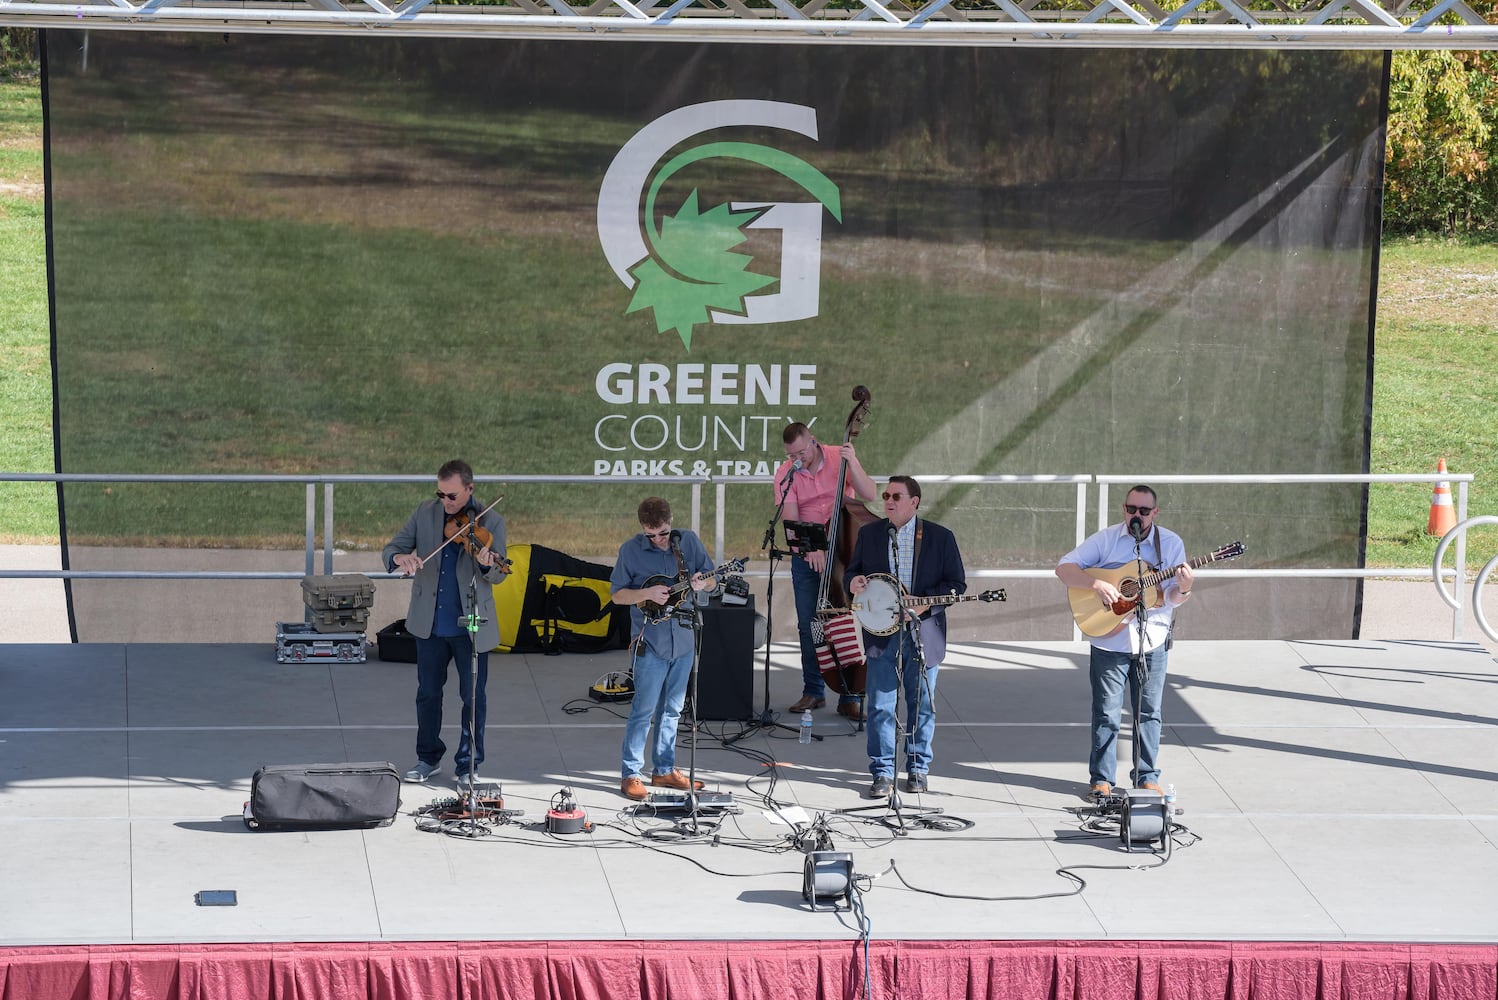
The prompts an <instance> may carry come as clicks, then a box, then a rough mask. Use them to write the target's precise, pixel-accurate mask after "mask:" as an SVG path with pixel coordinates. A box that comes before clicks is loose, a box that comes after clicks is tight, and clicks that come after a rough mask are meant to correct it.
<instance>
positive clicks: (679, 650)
mask: <svg viewBox="0 0 1498 1000" xmlns="http://www.w3.org/2000/svg"><path fill="white" fill-rule="evenodd" d="M636 513H637V515H638V517H639V521H640V531H639V532H638V533H637V534H635V535H633V536H631V537H630V539H629V540H628V541H626V542H625V543H624V544H623V545H621V546H619V558H618V559H617V560H615V562H614V571H613V573H611V574H610V575H609V591H610V596H611V598H612V600H613V602H614V603H615V604H618V605H628V606H629V608H630V611H629V617H630V624H631V625H632V626H633V628H632V631H631V635H632V636H633V643H632V648H633V650H634V679H635V695H634V699H633V702H632V703H631V705H630V708H629V721H628V722H626V723H625V724H624V747H623V753H622V756H623V761H622V763H621V765H620V768H619V791H620V792H622V793H623V794H624V797H625V798H627V799H633V800H634V801H636V802H643V801H644V800H645V799H646V798H647V797H648V796H649V794H650V790H649V789H648V788H646V787H645V741H646V738H647V737H650V736H652V735H653V737H654V738H653V739H652V740H651V743H650V748H651V749H650V757H651V765H652V766H651V775H650V784H652V785H654V786H656V787H657V788H674V789H677V790H680V791H688V785H687V782H688V779H687V776H686V775H684V774H682V773H681V772H680V771H678V770H677V769H676V725H677V722H678V721H680V719H681V709H682V705H683V704H684V703H685V701H686V697H687V682H688V681H689V680H691V677H692V659H693V657H694V656H695V652H696V640H697V634H696V632H695V631H693V630H692V629H690V628H682V627H681V624H682V623H681V622H680V621H678V620H676V619H675V617H674V616H673V615H672V614H669V613H661V612H664V611H666V610H667V609H666V607H665V606H666V605H667V604H668V602H669V601H670V600H671V590H672V587H671V584H670V583H668V582H667V581H671V580H680V581H684V582H686V581H689V582H690V588H687V589H685V590H684V593H683V597H684V598H685V599H688V600H690V599H693V598H695V597H696V596H697V595H698V594H705V593H706V592H708V591H711V590H713V589H715V588H716V587H717V585H718V578H717V577H716V576H715V575H714V573H713V562H712V559H711V558H710V557H709V556H708V554H707V549H706V548H705V547H704V546H703V544H702V540H701V539H699V538H698V537H697V534H696V532H693V531H690V530H687V529H684V528H672V527H671V504H670V503H669V502H668V501H667V500H665V499H664V498H662V497H646V498H645V499H644V500H642V501H641V502H640V506H639V509H638V511H636ZM647 604H648V605H649V606H651V607H652V610H653V611H654V612H655V613H653V614H652V615H650V616H647V615H646V614H645V608H643V607H642V605H647ZM696 787H697V790H698V791H700V790H701V789H702V787H703V783H702V782H700V781H699V782H697V786H696Z"/></svg>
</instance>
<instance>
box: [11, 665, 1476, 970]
mask: <svg viewBox="0 0 1498 1000" xmlns="http://www.w3.org/2000/svg"><path fill="white" fill-rule="evenodd" d="M1085 648H1086V647H1085V646H1084V645H1082V644H1080V643H1069V642H1058V643H1029V644H1023V645H1020V644H981V643H968V644H962V645H960V646H957V647H954V649H953V650H952V653H951V655H950V658H949V660H948V663H947V664H946V665H945V666H943V668H942V670H941V674H940V682H939V688H938V699H939V721H938V730H937V736H936V762H935V765H934V767H933V769H932V772H931V792H930V793H929V794H927V795H923V796H919V797H918V798H917V797H914V796H909V797H907V798H906V802H907V804H910V805H920V806H928V807H937V808H940V809H941V810H942V811H943V813H942V816H943V818H944V819H946V818H951V817H956V818H959V819H961V820H968V821H971V823H972V826H971V828H970V829H965V830H946V829H931V828H928V827H923V826H918V825H914V824H912V825H911V826H909V827H908V828H907V831H906V833H905V834H904V835H898V834H897V833H896V832H894V831H892V830H891V829H890V827H889V826H888V825H885V824H883V823H880V822H877V820H878V819H879V818H880V817H879V816H878V814H877V813H876V814H874V815H872V816H871V815H869V814H862V815H860V816H858V817H857V818H855V817H850V816H842V815H834V816H833V818H832V823H831V826H830V829H831V832H832V835H833V839H834V842H835V847H836V849H838V850H846V851H850V852H852V854H853V857H854V865H855V871H856V872H857V874H858V875H859V876H872V879H871V880H870V881H868V882H867V883H866V886H867V887H866V889H865V890H864V891H863V892H862V893H861V894H860V898H861V900H862V906H863V910H864V913H865V914H866V916H867V918H868V920H869V921H870V924H871V941H872V942H874V943H880V942H884V943H889V942H894V941H905V942H911V941H921V940H925V941H960V940H965V939H974V940H984V941H992V940H997V939H1007V940H1010V941H1018V940H1024V939H1032V940H1053V939H1063V940H1068V941H1140V940H1155V941H1163V940H1174V941H1189V940H1198V941H1215V942H1223V941H1266V940H1272V941H1306V942H1332V943H1336V942H1347V943H1352V942H1400V943H1404V944H1409V943H1419V942H1447V943H1459V942H1492V941H1493V940H1494V939H1495V938H1498V905H1495V904H1494V902H1493V894H1494V890H1495V887H1498V851H1495V849H1494V845H1495V843H1498V807H1495V806H1494V802H1495V801H1498V800H1495V797H1494V791H1495V788H1498V781H1495V779H1498V772H1495V770H1494V761H1495V760H1498V726H1495V725H1494V723H1495V719H1498V686H1495V680H1498V678H1495V674H1494V670H1493V657H1492V656H1491V654H1489V653H1488V652H1487V651H1486V650H1484V649H1482V648H1481V647H1479V646H1476V645H1475V644H1462V643H1440V642H1388V641H1385V642H1351V641H1348V642H1272V641H1265V642H1209V641H1197V642H1182V643H1179V644H1178V645H1177V647H1176V649H1175V651H1174V652H1173V654H1172V660H1171V675H1170V682H1169V690H1168V695H1167V701H1166V709H1165V719H1166V734H1165V738H1164V746H1163V749H1162V763H1163V767H1164V772H1165V773H1164V778H1163V780H1164V781H1166V782H1168V783H1170V784H1173V785H1174V786H1175V788H1176V790H1177V793H1178V803H1177V804H1178V806H1179V807H1180V809H1181V810H1182V815H1181V816H1180V818H1179V822H1180V823H1181V824H1182V825H1183V826H1184V827H1185V830H1183V831H1181V832H1180V833H1178V834H1177V836H1176V847H1175V848H1174V850H1173V852H1172V854H1171V856H1170V858H1169V861H1168V863H1165V864H1161V861H1162V858H1161V856H1160V855H1158V854H1152V853H1148V852H1143V853H1141V852H1139V851H1137V850H1136V851H1134V852H1125V851H1123V850H1122V844H1121V841H1120V840H1119V838H1118V837H1117V836H1116V835H1113V836H1108V835H1093V834H1089V833H1087V832H1085V831H1084V830H1083V829H1082V825H1081V823H1080V822H1079V820H1078V817H1077V816H1076V815H1075V814H1074V812H1073V811H1072V810H1073V809H1074V808H1075V807H1077V806H1081V805H1082V804H1083V802H1082V799H1081V798H1080V797H1079V794H1080V793H1081V792H1082V791H1083V789H1084V785H1085V779H1086V770H1085V751H1086V745H1087V727H1086V723H1085V717H1086V711H1087V694H1086V679H1085V662H1086V660H1085V657H1086V653H1085ZM774 653H775V666H774V669H773V670H772V685H771V691H772V694H771V705H772V707H773V708H775V709H777V710H780V709H783V708H784V707H785V705H787V704H789V702H791V701H792V700H794V699H795V697H796V696H797V695H798V694H799V681H798V680H797V677H796V675H795V673H794V671H793V669H792V668H791V667H790V658H789V657H790V649H789V647H788V646H783V645H779V646H776V647H775V651H774ZM626 663H627V655H626V654H625V653H622V652H617V653H609V654H604V655H600V656H593V657H585V656H554V657H546V656H496V657H494V660H493V665H492V667H491V678H490V683H489V698H490V724H489V729H488V760H487V761H486V763H485V765H484V767H483V768H482V769H481V774H482V776H483V777H484V778H486V779H488V780H494V781H499V782H502V784H503V789H504V799H505V804H506V806H507V807H510V808H519V809H523V810H524V813H525V814H524V816H522V817H519V818H518V819H517V822H516V823H515V824H514V825H509V826H501V827H498V828H497V829H496V831H495V833H494V835H493V836H489V837H484V838H480V839H461V838H456V837H450V836H445V835H442V834H437V833H430V832H423V831H421V830H418V829H417V827H416V824H415V822H414V820H413V819H412V817H410V816H408V815H401V816H399V817H398V818H397V819H396V821H395V822H394V823H393V824H392V825H390V826H388V827H383V828H375V829H371V830H363V831H358V830H355V831H317V832H274V833H273V832H252V831H250V830H248V829H246V828H245V826H244V824H243V823H242V821H241V808H242V806H243V804H244V802H245V800H246V798H247V797H248V788H249V779H250V776H251V774H252V773H253V772H254V770H255V769H256V767H258V766H260V765H261V764H274V763H302V762H314V761H318V762H320V761H344V760H347V761H362V760H389V761H392V762H393V763H395V764H396V765H397V767H399V768H400V769H401V770H404V769H405V768H407V767H409V766H410V765H411V763H412V762H413V753H412V740H413V714H414V710H413V707H412V698H413V696H414V668H413V667H411V666H410V665H407V664H398V663H385V662H381V661H378V660H375V659H371V660H370V661H369V662H367V663H364V664H330V663H328V662H326V661H323V662H317V663H309V664H278V663H276V662H275V658H274V655H273V649H272V646H271V644H270V643H265V644H263V645H211V644H205V645H188V644H162V645H77V646H72V645H64V644H34V645H33V644H7V645H0V689H3V690H4V691H5V692H6V696H5V698H4V703H3V706H0V738H3V740H4V743H5V753H4V756H3V772H0V831H3V839H4V843H5V844H6V850H5V851H3V852H0V873H3V875H0V884H3V885H4V886H5V900H6V902H5V906H4V907H3V908H0V945H5V946H26V945H59V944H109V945H145V944H167V943H200V942H239V943H243V942H317V941H337V942H351V941H358V942H402V941H444V942H460V941H488V942H495V941H551V942H552V946H553V948H554V947H555V946H556V943H557V942H559V941H579V940H587V939H593V940H599V941H635V942H651V941H681V940H702V941H734V940H743V941H763V940H766V939H774V940H781V941H788V940H804V941H808V942H811V941H819V942H832V941H838V940H842V941H853V940H856V939H857V938H858V936H859V930H858V923H857V920H856V916H855V915H854V914H850V913H847V912H842V913H829V912H826V911H817V912H813V911H811V910H810V909H809V908H808V907H807V906H806V905H805V903H804V901H803V900H802V898H801V893H800V887H801V862H802V855H801V853H800V852H799V851H797V850H795V849H793V848H791V847H790V846H789V841H788V834H789V833H790V832H791V831H790V829H789V828H788V827H787V826H786V825H784V821H783V819H781V818H779V817H777V816H776V815H775V813H772V812H771V811H770V809H769V808H768V801H767V798H766V796H767V795H770V796H773V800H774V802H775V803H776V804H777V810H778V812H779V813H781V814H788V815H789V818H792V819H796V818H798V817H799V818H802V819H811V818H815V817H816V816H817V815H818V814H824V813H828V814H832V813H834V812H835V811H836V810H840V809H847V808H851V807H860V806H866V805H868V804H869V803H868V802H867V801H865V800H864V799H863V798H862V797H861V795H862V792H863V791H864V789H865V788H866V787H867V785H868V780H869V779H868V774H867V772H866V770H865V762H866V758H865V756H864V751H863V735H862V734H859V733H855V731H854V727H853V725H852V724H851V723H849V722H847V721H846V720H844V719H842V718H841V717H839V716H837V715H835V714H833V713H832V712H830V711H827V710H824V711H821V712H819V713H817V715H816V722H817V724H816V727H815V731H816V732H817V734H818V735H821V736H823V737H825V738H824V739H823V740H822V741H821V742H819V743H814V744H812V745H809V746H805V745H801V744H799V743H798V742H797V741H796V736H795V734H794V733H788V732H784V731H780V730H775V731H771V732H760V733H758V734H755V735H752V736H751V737H749V738H748V739H745V740H743V741H741V742H740V743H738V745H737V748H736V749H726V748H724V747H723V746H722V743H721V740H720V739H719V736H720V735H722V734H724V733H728V734H732V733H733V732H736V731H737V730H738V728H739V725H738V724H737V723H734V722H721V721H712V722H706V723H704V724H703V726H702V727H701V728H700V729H699V732H698V755H697V763H698V770H699V772H700V773H701V774H702V776H703V777H705V778H706V779H707V781H708V783H709V787H710V788H713V789H721V790H726V791H730V792H732V793H733V795H734V798H735V801H736V804H737V807H738V809H739V810H741V811H740V812H738V813H737V814H731V815H725V816H722V817H720V819H721V825H718V826H717V827H716V833H717V836H716V838H714V837H712V836H706V837H704V838H702V839H699V840H695V841H693V840H691V839H683V838H681V837H679V836H678V835H677V834H674V833H671V832H669V831H667V829H666V828H667V827H668V825H669V824H667V823H666V822H665V821H664V820H662V819H660V818H653V817H647V816H643V815H635V816H630V815H627V814H626V807H627V806H628V805H629V803H628V802H626V800H624V799H623V798H622V797H621V796H620V795H619V793H618V757H619V741H620V738H621V732H622V725H623V723H622V719H621V718H618V717H616V716H615V715H614V714H612V713H611V712H610V711H609V709H608V707H605V706H599V705H597V704H595V703H592V702H588V701H586V700H585V699H583V696H584V693H585V691H586V689H587V687H588V685H589V684H590V683H592V682H593V681H594V680H595V679H596V678H598V677H599V676H601V675H603V674H605V673H607V672H609V671H611V670H617V669H621V668H623V667H624V666H625V665H626ZM712 668H713V664H711V663H707V664H704V669H706V670H711V669H712ZM762 669H763V668H762V663H761V662H757V663H756V665H755V670H756V674H755V692H756V708H757V707H758V705H759V702H760V699H761V697H762V695H761V691H762V687H761V684H762V674H761V673H760V671H762ZM449 690H450V691H451V688H450V689H449ZM579 699H583V700H582V701H581V702H579ZM569 703H572V707H577V706H578V705H579V704H583V705H587V706H589V707H590V710H589V711H587V712H586V713H581V714H569V713H568V711H567V708H566V706H568V705H569ZM615 707H616V708H617V709H618V710H619V711H621V712H622V711H623V710H624V706H615ZM455 715H456V707H455V706H452V705H450V706H449V712H448V717H449V719H453V718H455ZM782 720H783V721H789V722H794V721H795V720H794V719H785V718H784V716H782ZM448 729H449V730H450V731H451V730H452V729H454V727H453V726H449V727H448ZM455 738H456V734H455V733H453V732H450V733H449V734H448V743H449V745H450V746H451V745H454V743H455ZM682 744H683V745H682V748H681V751H680V753H681V755H680V757H679V762H680V764H681V765H682V766H683V767H685V766H686V765H687V763H688V753H689V751H688V749H687V746H686V744H687V735H686V727H684V728H683V739H682ZM1125 747H1127V744H1126V743H1125ZM736 750H743V751H746V752H744V753H740V752H736ZM1124 752H1125V753H1127V750H1126V749H1125V751H1124ZM444 775H445V776H450V775H451V766H450V764H449V765H448V766H447V767H446V768H445V769H444ZM772 782H773V787H772ZM564 786H567V787H570V788H572V789H573V790H574V791H575V793H576V796H577V799H578V801H579V803H580V804H581V805H582V807H583V808H584V809H586V811H587V812H588V815H589V818H590V819H591V820H592V821H593V822H594V823H595V824H599V826H598V828H597V830H596V831H595V832H594V833H593V834H592V835H586V834H583V835H574V836H551V835H548V834H546V833H545V832H543V831H540V830H538V829H537V828H536V824H539V823H540V821H541V819H542V817H543V815H544V813H545V812H546V809H547V804H548V802H549V800H550V799H551V798H552V796H553V795H554V794H555V793H556V792H558V790H559V789H561V788H562V787H564ZM450 788H451V786H450V784H447V783H446V782H445V781H444V782H442V783H440V785H439V786H438V787H422V786H417V785H407V786H405V787H404V792H403V804H402V808H403V810H409V809H411V808H414V807H418V806H422V805H425V804H428V803H430V802H431V801H432V800H433V799H434V798H435V797H438V796H440V795H443V794H450ZM793 807H799V808H800V810H802V811H803V814H797V813H796V812H795V810H794V808H793ZM869 819H873V820H875V822H862V820H869ZM714 822H715V821H714V820H706V821H704V822H703V824H702V827H701V829H703V830H704V831H709V832H710V831H711V829H712V827H713V825H714ZM939 825H944V826H953V825H956V824H952V823H944V822H943V823H940V824H939ZM651 831H654V832H653V833H651ZM892 862H893V863H894V865H895V866H896V869H895V870H891V869H890V866H891V863H892ZM1058 869H1068V870H1071V871H1072V872H1073V873H1074V875H1073V877H1067V876H1064V875H1061V874H1058ZM1078 879H1080V880H1085V886H1083V887H1081V889H1080V891H1078ZM902 883H904V884H902ZM202 889H235V890H237V891H238V894H239V905H238V906H236V907H232V908H230V907H224V908H202V907H198V906H195V905H194V902H193V895H194V893H195V892H196V891H198V890H202ZM914 890H931V891H932V892H933V893H947V894H955V895H962V896H981V897H994V898H995V901H980V900H975V899H952V898H944V897H942V896H938V895H933V894H928V893H925V892H920V891H914ZM12 954H13V953H12ZM5 995H6V996H10V995H12V994H5Z"/></svg>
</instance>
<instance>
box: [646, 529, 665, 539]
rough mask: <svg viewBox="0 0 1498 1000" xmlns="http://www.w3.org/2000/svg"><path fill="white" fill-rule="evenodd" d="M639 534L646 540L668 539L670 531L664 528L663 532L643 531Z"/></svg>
mask: <svg viewBox="0 0 1498 1000" xmlns="http://www.w3.org/2000/svg"><path fill="white" fill-rule="evenodd" d="M641 534H643V535H644V536H645V537H646V538H670V537H671V529H670V528H666V529H665V530H664V531H645V532H641Z"/></svg>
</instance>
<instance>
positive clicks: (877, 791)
mask: <svg viewBox="0 0 1498 1000" xmlns="http://www.w3.org/2000/svg"><path fill="white" fill-rule="evenodd" d="M894 790H895V783H894V781H893V780H892V779H891V778H890V776H889V775H887V774H876V775H874V783H873V784H872V785H870V786H869V790H868V791H867V792H865V793H864V798H866V799H887V798H889V795H890V793H891V792H893V791H894Z"/></svg>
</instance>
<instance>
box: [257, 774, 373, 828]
mask: <svg viewBox="0 0 1498 1000" xmlns="http://www.w3.org/2000/svg"><path fill="white" fill-rule="evenodd" d="M400 786H401V782H400V775H399V774H397V773H396V771H395V765H394V764H391V763H390V762H389V761H383V760H380V761H364V762H360V763H355V764H348V763H342V764H276V765H270V766H266V767H262V768H260V769H259V770H258V771H256V772H255V776H254V777H253V778H251V779H250V801H249V802H246V803H245V807H244V823H245V826H248V827H249V828H250V829H251V830H292V829H301V830H307V829H325V830H326V829H349V828H364V827H372V826H384V825H386V824H387V823H389V822H390V821H391V820H393V819H395V814H396V812H397V811H398V810H399V809H400Z"/></svg>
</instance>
